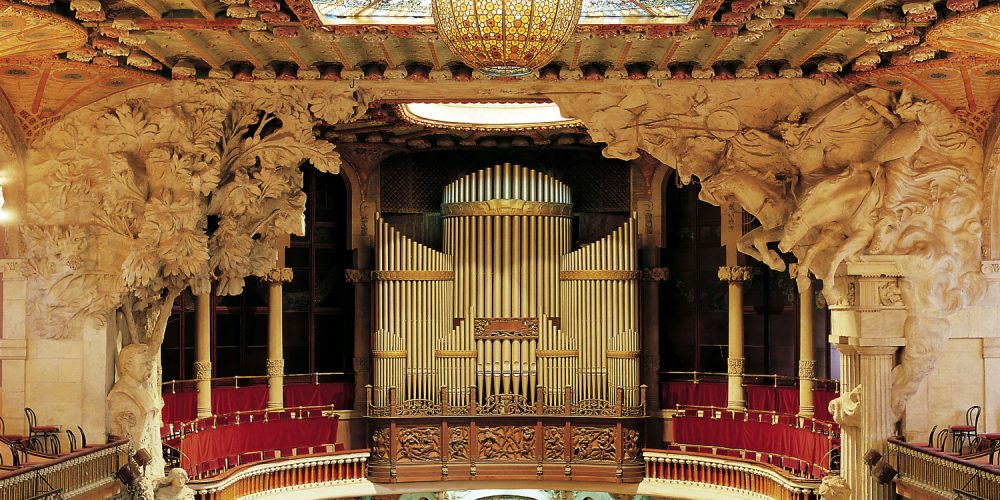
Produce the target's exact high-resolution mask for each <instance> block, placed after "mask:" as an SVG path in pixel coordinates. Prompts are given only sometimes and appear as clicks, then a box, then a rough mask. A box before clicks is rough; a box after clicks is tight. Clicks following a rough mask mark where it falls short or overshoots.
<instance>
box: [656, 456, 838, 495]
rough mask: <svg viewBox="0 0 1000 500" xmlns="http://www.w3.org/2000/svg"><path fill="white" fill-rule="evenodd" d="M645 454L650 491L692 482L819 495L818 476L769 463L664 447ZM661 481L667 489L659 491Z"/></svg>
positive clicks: (750, 490) (725, 488) (715, 487)
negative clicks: (795, 473) (798, 474)
mask: <svg viewBox="0 0 1000 500" xmlns="http://www.w3.org/2000/svg"><path fill="white" fill-rule="evenodd" d="M642 456H643V459H644V460H645V462H646V479H647V480H651V483H652V484H651V485H650V487H651V488H652V490H650V489H645V490H644V493H647V494H654V495H655V494H657V493H660V494H662V495H663V496H666V497H670V496H671V492H670V490H669V486H670V485H691V486H697V487H699V488H704V489H709V490H718V491H719V492H720V493H721V492H727V493H731V492H732V491H733V490H739V491H743V492H748V493H754V494H757V495H762V496H765V497H767V498H775V499H779V500H809V499H818V498H819V493H818V492H819V486H820V481H819V480H818V479H805V478H800V477H795V476H792V475H790V474H788V473H786V472H785V471H783V470H781V469H779V468H777V467H772V466H769V465H767V464H761V463H756V462H751V461H747V460H740V459H737V458H719V457H715V456H710V455H702V454H698V453H675V452H669V451H661V450H647V451H645V452H643V454H642ZM657 483H662V484H663V485H664V488H663V491H660V492H657V491H655V490H656V484H657Z"/></svg>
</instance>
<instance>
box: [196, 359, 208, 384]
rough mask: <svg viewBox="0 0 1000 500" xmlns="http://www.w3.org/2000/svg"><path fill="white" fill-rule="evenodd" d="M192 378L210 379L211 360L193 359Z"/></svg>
mask: <svg viewBox="0 0 1000 500" xmlns="http://www.w3.org/2000/svg"><path fill="white" fill-rule="evenodd" d="M194 378H195V379H196V380H210V379H211V378H212V362H211V361H195V362H194Z"/></svg>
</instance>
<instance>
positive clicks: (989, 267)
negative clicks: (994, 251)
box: [980, 260, 1000, 281]
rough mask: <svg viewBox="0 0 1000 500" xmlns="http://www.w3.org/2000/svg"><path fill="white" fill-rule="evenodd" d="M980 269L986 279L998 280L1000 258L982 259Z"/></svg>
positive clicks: (999, 279) (999, 277)
mask: <svg viewBox="0 0 1000 500" xmlns="http://www.w3.org/2000/svg"><path fill="white" fill-rule="evenodd" d="M980 269H981V270H982V272H983V276H984V277H985V278H986V279H987V280H990V281H1000V260H984V261H982V263H981V267H980Z"/></svg>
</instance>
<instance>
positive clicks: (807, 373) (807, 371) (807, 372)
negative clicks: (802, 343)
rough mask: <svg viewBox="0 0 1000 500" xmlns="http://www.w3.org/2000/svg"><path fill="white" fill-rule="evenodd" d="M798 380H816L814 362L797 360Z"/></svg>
mask: <svg viewBox="0 0 1000 500" xmlns="http://www.w3.org/2000/svg"><path fill="white" fill-rule="evenodd" d="M799 378H808V379H813V378H816V361H815V360H812V359H800V360H799Z"/></svg>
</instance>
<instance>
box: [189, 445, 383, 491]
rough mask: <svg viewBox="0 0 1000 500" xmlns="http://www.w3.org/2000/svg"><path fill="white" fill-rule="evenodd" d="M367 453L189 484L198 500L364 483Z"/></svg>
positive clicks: (248, 468) (261, 465)
mask: <svg viewBox="0 0 1000 500" xmlns="http://www.w3.org/2000/svg"><path fill="white" fill-rule="evenodd" d="M367 461H368V451H357V450H354V451H341V452H333V453H319V454H315V455H308V456H302V457H294V458H288V459H280V458H279V459H274V460H269V461H266V462H258V463H255V464H248V465H244V466H240V467H237V468H235V469H231V470H229V471H227V472H226V473H225V474H222V475H220V476H216V477H213V478H212V479H204V480H195V481H191V482H189V483H188V487H190V488H191V489H193V490H194V492H195V498H198V499H199V500H232V499H236V498H256V497H260V496H265V495H273V494H275V493H280V492H283V491H289V490H300V489H303V488H309V487H323V486H333V485H341V484H342V485H349V484H351V483H359V482H363V481H365V476H366V471H365V467H366V464H367Z"/></svg>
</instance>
